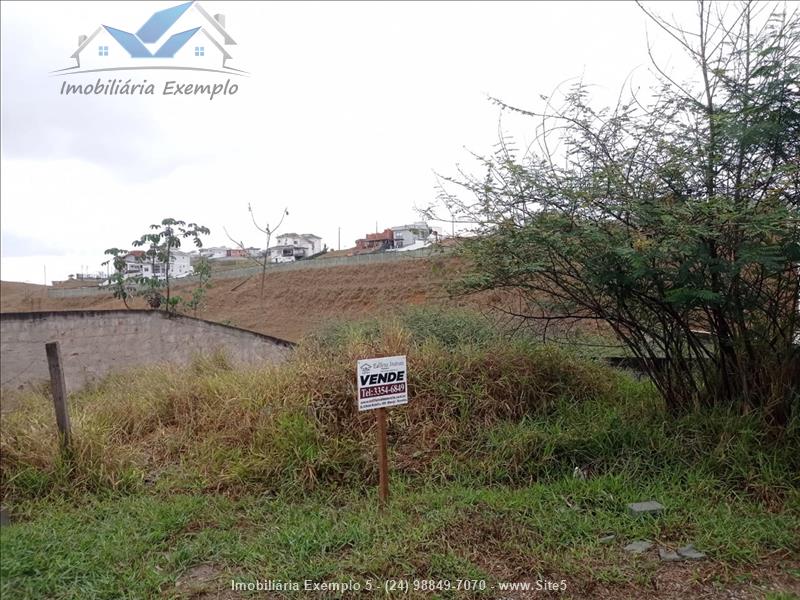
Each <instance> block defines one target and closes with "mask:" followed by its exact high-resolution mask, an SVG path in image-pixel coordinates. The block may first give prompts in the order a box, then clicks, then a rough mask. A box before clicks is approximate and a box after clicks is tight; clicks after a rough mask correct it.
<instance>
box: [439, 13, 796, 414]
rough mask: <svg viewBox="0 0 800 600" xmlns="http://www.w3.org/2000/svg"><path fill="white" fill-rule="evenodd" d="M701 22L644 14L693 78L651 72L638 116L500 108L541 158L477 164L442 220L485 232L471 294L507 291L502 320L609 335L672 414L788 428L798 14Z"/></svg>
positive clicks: (506, 141) (627, 108)
mask: <svg viewBox="0 0 800 600" xmlns="http://www.w3.org/2000/svg"><path fill="white" fill-rule="evenodd" d="M697 6H698V22H697V25H696V27H695V29H694V30H693V31H692V30H690V29H689V28H687V27H685V26H682V25H679V24H673V23H670V22H668V21H666V20H665V19H663V18H661V17H659V16H658V15H656V14H655V13H653V12H652V11H650V10H649V9H647V8H643V9H642V10H644V11H645V12H646V13H647V15H648V16H649V17H650V18H651V19H652V21H653V22H654V23H655V24H656V25H657V26H658V27H660V28H662V29H663V30H664V31H665V32H667V33H668V34H669V35H670V36H671V38H672V39H673V41H674V42H675V43H677V44H678V45H679V46H680V48H682V50H683V51H684V52H685V53H686V54H687V55H688V57H689V58H690V59H691V61H692V63H693V65H694V66H695V67H696V78H695V79H694V80H692V81H676V80H675V79H674V78H672V77H671V76H670V75H668V74H667V73H666V72H665V71H664V70H662V69H661V68H660V67H659V65H658V64H657V63H656V62H655V61H654V65H655V68H656V72H657V77H658V80H659V83H658V86H657V87H656V88H655V89H654V90H653V95H652V97H651V98H650V99H648V100H643V99H642V98H640V97H638V96H637V95H636V94H634V93H632V92H631V93H629V94H624V95H622V97H623V98H624V99H622V100H621V101H620V102H619V103H618V104H617V105H616V106H615V107H612V108H606V109H603V110H595V109H594V108H592V106H591V103H590V98H589V94H588V89H587V86H585V85H584V84H583V83H582V82H581V83H578V84H576V85H574V86H572V87H571V88H570V89H569V90H568V91H567V92H566V93H565V94H563V98H562V101H561V102H557V101H556V100H554V99H550V98H546V97H543V99H544V100H545V106H544V108H543V109H541V110H530V111H529V110H523V109H521V108H517V107H512V106H509V105H508V104H506V103H504V102H502V101H500V100H494V102H496V103H497V104H498V105H499V106H500V107H501V109H502V110H505V111H511V112H513V113H515V114H518V115H523V116H526V117H530V118H532V119H534V122H535V123H536V124H537V127H536V138H535V141H534V144H533V145H532V147H531V148H529V149H528V150H526V151H525V152H520V151H519V150H518V149H517V148H516V146H515V143H514V140H513V139H512V138H510V137H509V136H502V137H501V140H500V142H499V143H498V145H497V147H496V150H495V152H494V153H493V154H492V155H490V156H485V157H478V158H479V160H480V162H481V164H482V167H483V168H484V169H485V173H484V175H482V176H477V177H476V176H472V175H469V174H465V173H464V172H462V173H461V174H460V175H459V176H457V177H449V178H444V181H443V183H442V187H441V191H440V195H439V201H440V202H439V205H443V206H444V207H446V208H447V209H448V210H449V211H452V212H453V213H454V214H455V215H457V218H458V220H459V221H461V222H464V223H470V224H472V226H473V229H474V233H475V234H477V235H475V236H473V237H471V238H470V239H468V240H466V241H465V242H464V244H463V247H462V250H463V252H464V253H465V254H466V255H467V256H468V257H469V258H470V259H472V263H473V264H474V267H475V268H474V271H473V272H472V274H471V276H470V277H469V278H468V279H467V280H466V281H464V287H465V289H467V290H486V289H510V290H516V291H518V292H520V293H521V294H522V297H523V300H524V303H523V305H522V306H521V308H520V309H518V310H517V309H515V310H511V311H509V312H511V313H513V314H515V315H519V316H521V317H523V318H525V319H528V320H533V321H536V322H540V323H542V324H544V326H545V328H546V327H547V326H548V325H550V324H554V323H562V324H563V323H575V322H580V321H586V320H589V321H593V322H597V321H600V322H604V323H606V324H607V325H608V327H609V328H610V329H611V330H612V331H613V332H614V334H616V336H617V337H618V339H619V340H621V342H622V343H623V344H624V345H625V346H627V348H628V349H629V350H630V351H631V352H632V353H633V354H634V355H635V356H637V357H639V358H640V359H642V361H643V363H644V364H645V365H646V366H647V369H648V370H649V374H650V376H651V377H652V380H653V381H654V382H655V385H656V386H657V387H658V389H659V390H660V392H661V394H662V395H663V397H664V398H665V400H666V402H667V403H668V406H670V407H671V408H673V409H675V410H678V409H682V408H684V407H688V406H692V405H695V404H698V403H705V404H715V403H737V404H740V405H743V406H747V407H756V406H757V407H764V408H765V409H766V410H767V413H768V414H769V415H771V417H772V419H774V421H775V422H778V423H780V422H786V420H787V419H788V415H789V411H790V408H791V403H792V402H796V401H797V398H798V389H800V381H798V380H799V379H800V357H798V349H797V346H796V345H794V343H793V337H794V336H795V335H796V334H797V331H798V295H799V294H800V268H799V266H798V265H799V263H800V217H799V215H800V88H799V87H798V81H800V63H799V62H798V51H799V50H800V26H799V25H798V15H797V12H794V13H792V14H784V13H781V12H780V10H779V7H776V8H775V9H771V8H770V7H767V6H766V5H763V4H753V3H746V4H744V5H742V6H741V8H740V9H737V10H736V11H735V14H731V10H730V8H731V6H730V5H729V8H728V12H727V14H721V13H720V11H719V10H717V9H716V5H710V4H708V3H706V2H699V3H698V5H697ZM651 56H652V54H651ZM557 104H558V105H557ZM454 188H455V191H453V190H454ZM459 190H460V191H459ZM465 192H466V193H465ZM437 211H438V207H432V208H431V209H430V210H428V211H427V214H428V216H429V217H433V218H436V213H437Z"/></svg>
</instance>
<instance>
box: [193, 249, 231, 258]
mask: <svg viewBox="0 0 800 600" xmlns="http://www.w3.org/2000/svg"><path fill="white" fill-rule="evenodd" d="M200 256H202V257H203V258H225V257H226V256H228V248H227V247H225V246H212V247H208V248H200Z"/></svg>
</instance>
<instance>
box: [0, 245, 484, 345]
mask: <svg viewBox="0 0 800 600" xmlns="http://www.w3.org/2000/svg"><path fill="white" fill-rule="evenodd" d="M462 270H463V265H462V264H461V263H460V262H459V261H457V260H455V259H452V258H432V259H418V260H402V261H400V260H399V261H397V262H389V263H377V264H374V265H356V266H332V267H328V268H324V269H302V270H293V271H283V272H273V273H268V275H267V277H266V279H265V285H264V298H263V300H262V299H261V298H260V293H259V290H260V284H261V280H260V276H254V277H251V278H250V279H249V280H246V281H244V280H242V279H218V280H216V281H214V282H213V286H214V287H213V288H212V289H211V290H210V291H209V294H208V297H207V302H206V304H207V305H206V307H205V308H204V309H203V310H202V311H199V312H198V314H197V316H198V317H202V318H204V319H209V320H212V321H219V322H226V323H229V324H231V325H236V326H238V327H244V328H247V329H252V330H255V331H260V332H262V333H267V334H270V335H274V336H277V337H281V338H285V339H289V340H297V339H299V338H300V337H302V336H303V335H304V334H306V333H308V332H310V331H311V330H313V329H314V328H316V327H317V326H319V325H320V324H321V323H324V322H326V321H329V320H332V319H337V318H345V319H347V318H358V317H365V316H371V315H377V314H382V313H388V312H391V311H392V310H394V309H397V308H399V307H404V306H409V305H417V304H425V303H434V304H447V305H451V306H453V305H461V306H463V305H474V304H477V303H478V302H479V300H478V299H470V300H465V299H460V300H451V299H449V298H448V296H447V291H446V289H445V284H446V281H447V280H448V279H450V278H452V277H455V276H457V275H458V274H459V273H460V272H461V271H462ZM243 281H244V283H243ZM176 289H177V293H181V292H182V291H183V292H184V293H185V294H186V295H188V293H187V292H186V289H185V288H182V287H178V288H176ZM483 301H485V299H484V300H483ZM132 306H134V307H137V308H145V306H144V303H143V302H142V301H141V300H137V301H135V302H134V303H133V304H132ZM86 308H92V309H115V308H124V306H123V304H122V302H121V301H120V300H115V299H113V298H111V297H110V295H109V297H106V296H85V297H79V298H50V297H48V296H47V294H46V289H45V287H44V286H41V285H33V284H24V283H13V282H1V283H0V311H2V312H13V311H40V310H70V309H72V310H75V309H86Z"/></svg>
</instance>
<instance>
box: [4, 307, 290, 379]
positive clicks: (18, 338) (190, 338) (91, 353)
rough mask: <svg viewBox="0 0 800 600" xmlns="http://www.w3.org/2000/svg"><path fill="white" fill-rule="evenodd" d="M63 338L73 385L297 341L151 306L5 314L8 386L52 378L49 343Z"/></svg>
mask: <svg viewBox="0 0 800 600" xmlns="http://www.w3.org/2000/svg"><path fill="white" fill-rule="evenodd" d="M52 341H58V342H60V343H61V358H62V361H63V363H64V371H65V377H66V381H67V388H68V390H69V391H75V390H77V389H79V388H81V387H83V386H84V385H86V384H87V383H90V382H92V381H95V380H97V379H98V378H101V377H103V376H104V375H106V374H108V373H110V372H112V371H115V370H126V369H130V368H134V367H140V366H145V365H151V364H159V363H164V362H168V363H175V364H186V363H188V362H189V361H190V360H191V359H192V358H193V357H194V356H195V355H196V354H198V353H203V354H210V353H212V352H213V351H215V350H222V351H224V352H225V354H226V355H227V357H228V358H229V359H230V360H231V362H233V363H234V364H265V363H277V362H281V361H283V360H284V359H285V358H286V357H287V355H288V353H289V352H290V351H291V348H292V346H293V344H292V343H291V342H287V341H286V340H281V339H278V338H273V337H271V336H267V335H262V334H260V333H255V332H253V331H248V330H245V329H239V328H237V327H230V326H228V325H221V324H219V323H212V322H210V321H204V320H202V319H194V318H192V317H186V316H183V315H174V316H169V315H167V314H166V313H165V312H163V311H151V310H102V311H94V310H77V311H63V312H29V313H2V314H0V387H2V388H3V389H23V388H24V387H26V386H30V385H36V384H39V383H41V382H45V381H49V371H48V368H47V358H46V356H45V349H44V345H45V343H46V342H52Z"/></svg>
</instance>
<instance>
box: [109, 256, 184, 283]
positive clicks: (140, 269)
mask: <svg viewBox="0 0 800 600" xmlns="http://www.w3.org/2000/svg"><path fill="white" fill-rule="evenodd" d="M190 259H191V256H190V255H189V253H188V252H181V251H179V250H173V251H172V252H170V256H169V264H170V267H169V276H170V279H172V278H176V279H177V278H180V277H186V276H188V275H191V274H192V271H193V269H192V265H191V263H190ZM164 267H165V265H164V263H163V262H161V261H158V260H157V261H155V264H154V263H153V261H152V260H151V259H149V258H148V257H147V256H145V253H144V250H134V251H132V252H129V253H128V254H127V255H126V256H125V270H124V271H123V272H122V274H123V276H124V277H125V279H130V278H132V277H157V278H158V279H166V277H167V275H166V269H165V268H164Z"/></svg>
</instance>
